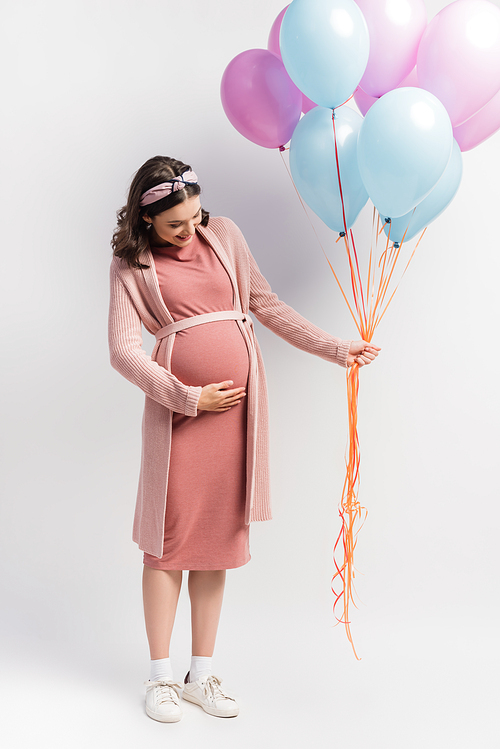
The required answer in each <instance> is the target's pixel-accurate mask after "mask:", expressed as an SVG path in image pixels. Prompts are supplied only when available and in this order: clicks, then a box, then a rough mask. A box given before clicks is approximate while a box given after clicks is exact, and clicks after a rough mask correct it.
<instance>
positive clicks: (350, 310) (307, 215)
mask: <svg viewBox="0 0 500 749" xmlns="http://www.w3.org/2000/svg"><path fill="white" fill-rule="evenodd" d="M280 156H281V160H282V162H283V164H284V165H285V169H286V170H287V172H288V176H289V177H290V181H291V183H292V185H293V188H294V190H295V192H296V194H297V197H298V199H299V201H300V204H301V206H302V208H303V209H304V213H305V214H306V217H307V220H308V221H309V224H310V225H311V228H312V230H313V232H314V234H315V236H316V239H317V240H318V244H319V246H320V247H321V250H322V252H323V255H324V256H325V258H326V262H327V263H328V265H329V266H330V270H331V271H332V273H333V275H334V277H335V280H336V281H337V285H338V287H339V289H340V291H341V293H342V296H343V297H344V301H345V303H346V304H347V307H348V309H349V312H350V313H351V317H352V319H353V321H354V324H355V325H356V327H357V329H358V332H359V334H360V335H361V331H360V329H359V325H358V321H357V318H356V315H355V314H354V312H353V311H352V308H351V305H350V304H349V300H348V299H347V295H346V293H345V292H344V289H343V288H342V284H341V283H340V281H339V278H338V276H337V274H336V273H335V269H334V267H333V265H332V264H331V262H330V260H329V258H328V255H327V254H326V252H325V249H324V247H323V245H322V243H321V240H320V238H319V236H318V232H317V231H316V227H315V226H314V224H313V222H312V221H311V217H310V216H309V214H308V212H307V209H306V206H305V204H304V201H303V200H302V196H301V194H300V193H299V191H298V190H297V186H296V184H295V182H294V181H293V177H292V174H291V172H290V169H289V168H288V164H287V163H286V161H285V159H284V158H283V154H282V153H281V152H280Z"/></svg>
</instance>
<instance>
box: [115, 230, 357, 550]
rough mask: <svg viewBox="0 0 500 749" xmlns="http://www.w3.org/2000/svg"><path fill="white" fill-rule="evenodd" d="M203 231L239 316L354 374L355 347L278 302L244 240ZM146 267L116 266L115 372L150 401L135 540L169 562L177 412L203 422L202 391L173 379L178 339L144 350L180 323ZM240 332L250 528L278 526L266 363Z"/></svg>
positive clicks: (249, 332) (248, 335) (250, 334)
mask: <svg viewBox="0 0 500 749" xmlns="http://www.w3.org/2000/svg"><path fill="white" fill-rule="evenodd" d="M197 231H199V233H200V235H201V236H202V237H203V238H204V239H205V240H206V241H207V242H208V243H209V245H210V246H211V247H212V249H213V251H214V252H215V253H216V255H217V256H218V258H219V259H220V261H221V263H222V264H223V266H224V267H225V269H226V271H227V272H228V274H229V277H230V279H231V283H232V286H233V292H234V298H233V303H234V309H235V310H237V311H241V312H244V313H247V312H248V311H249V310H250V312H252V313H253V314H254V315H255V317H256V318H257V319H258V320H259V321H260V322H261V323H262V324H263V325H265V326H266V327H267V328H269V329H270V330H272V331H273V332H274V333H276V334H277V335H279V336H281V338H284V339H285V340H286V341H288V342H289V343H291V344H293V345H294V346H296V347H297V348H300V349H302V350H304V351H308V352H309V353H311V354H316V355H317V356H320V357H321V358H323V359H326V360H327V361H330V362H335V363H337V364H340V365H341V366H343V367H346V366H347V354H348V351H349V346H350V343H351V342H350V341H343V340H341V339H339V338H334V337H333V336H331V335H329V334H328V333H325V332H324V331H323V330H321V329H320V328H317V327H316V326H314V325H312V324H311V323H310V322H308V321H307V320H306V319H304V318H303V317H301V315H299V314H298V313H297V312H295V310H293V309H292V308H291V307H289V306H288V305H286V304H284V303H283V302H281V301H280V300H279V299H278V297H277V296H276V294H274V293H273V292H272V291H271V288H270V286H269V284H268V283H267V281H266V279H265V278H264V277H263V276H262V274H261V273H260V271H259V269H258V267H257V264H256V262H255V260H254V258H253V257H252V255H251V253H250V250H249V249H248V246H247V244H246V242H245V239H244V237H243V235H242V234H241V232H240V230H239V229H238V227H237V226H236V225H235V224H234V223H233V222H232V221H231V220H230V219H227V218H210V220H209V224H208V226H207V227H206V228H204V227H202V226H199V227H198V229H197ZM141 262H142V263H144V264H146V265H148V266H149V267H148V268H147V269H136V268H129V267H128V265H127V264H126V263H125V261H123V260H121V259H119V258H117V257H114V258H113V261H112V263H111V299H110V313H109V347H110V355H111V364H112V366H113V367H114V368H115V369H117V370H118V372H120V374H122V375H123V376H124V377H126V378H127V379H128V380H130V381H131V382H133V383H134V384H135V385H138V386H139V387H140V388H141V389H142V390H143V391H144V392H145V394H146V401H145V408H144V419H143V429H142V432H143V447H142V461H141V473H140V479H139V490H138V495H137V504H136V510H135V518H134V530H133V539H134V541H136V542H137V543H138V544H139V547H140V548H141V549H142V550H144V551H146V552H148V554H151V555H153V556H156V557H161V555H162V553H163V551H162V550H163V529H164V520H165V511H166V504H167V485H168V471H169V454H170V441H171V434H172V412H173V411H176V412H179V413H182V414H185V415H186V416H192V417H193V418H195V417H196V415H197V403H198V399H199V397H200V393H201V387H188V386H186V385H184V384H183V383H182V382H180V381H179V380H178V379H177V378H176V377H174V375H173V374H172V373H171V372H170V371H169V370H170V361H171V354H172V347H173V344H174V339H175V334H174V335H171V336H169V337H168V338H163V339H161V340H160V341H159V342H158V343H157V344H156V346H155V348H154V350H153V353H152V355H151V356H148V355H147V354H146V352H145V351H144V350H143V348H142V335H141V324H143V325H144V327H145V328H146V329H147V330H148V331H149V332H150V333H152V334H153V335H154V334H155V333H156V331H158V330H159V329H160V328H162V327H164V326H165V325H168V324H170V323H172V322H173V318H172V316H171V314H170V312H169V311H168V309H167V307H166V306H165V303H164V302H163V299H162V296H161V293H160V287H159V284H158V278H157V275H156V272H155V267H154V260H153V256H152V254H151V252H150V251H149V250H147V251H146V252H145V253H144V255H143V256H142V257H141ZM236 324H237V325H238V326H239V328H240V330H241V333H242V335H243V337H244V339H245V342H246V344H247V348H248V352H249V357H250V374H249V383H248V388H247V409H248V420H247V423H248V427H247V492H246V522H247V524H248V523H250V522H251V521H255V520H269V519H271V510H270V502H269V458H268V411H267V393H266V382H265V373H264V365H263V362H262V356H261V353H260V349H259V346H258V343H257V341H256V338H255V334H254V331H253V326H252V323H251V321H250V318H248V320H246V321H243V322H237V323H236Z"/></svg>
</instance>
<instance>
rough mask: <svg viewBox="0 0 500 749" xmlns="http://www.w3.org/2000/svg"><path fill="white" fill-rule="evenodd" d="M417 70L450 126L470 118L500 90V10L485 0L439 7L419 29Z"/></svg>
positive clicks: (458, 1) (457, 0) (462, 0)
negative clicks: (449, 120)
mask: <svg viewBox="0 0 500 749" xmlns="http://www.w3.org/2000/svg"><path fill="white" fill-rule="evenodd" d="M417 72H418V80H419V82H420V86H421V87H422V88H425V89H427V91H430V92H431V93H433V94H434V95H435V96H437V97H438V99H440V100H441V101H442V102H443V104H444V105H445V107H446V109H447V110H448V114H449V115H450V119H451V122H452V125H453V126H457V125H460V124H461V123H462V122H465V120H468V119H469V117H472V115H473V114H475V113H476V112H478V111H479V110H480V109H481V108H482V107H484V105H485V104H487V103H488V102H489V101H490V99H492V98H493V96H495V94H496V92H497V91H498V90H499V89H500V9H499V8H497V7H496V5H493V3H490V2H488V0H456V1H455V2H454V3H451V5H447V6H446V7H445V8H443V10H442V11H440V13H438V14H437V16H435V17H434V18H433V19H432V21H431V22H430V23H429V25H428V26H427V29H426V30H425V32H424V35H423V37H422V41H421V43H420V47H419V50H418V57H417Z"/></svg>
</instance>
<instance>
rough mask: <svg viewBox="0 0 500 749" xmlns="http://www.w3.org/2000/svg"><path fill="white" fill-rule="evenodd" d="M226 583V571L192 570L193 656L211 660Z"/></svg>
mask: <svg viewBox="0 0 500 749" xmlns="http://www.w3.org/2000/svg"><path fill="white" fill-rule="evenodd" d="M225 582H226V570H191V572H190V573H189V581H188V589H189V597H190V599H191V629H192V646H193V647H192V655H198V656H205V657H208V658H211V657H212V655H213V653H214V648H215V638H216V637H217V627H218V626H219V618H220V611H221V608H222V599H223V597H224V585H225Z"/></svg>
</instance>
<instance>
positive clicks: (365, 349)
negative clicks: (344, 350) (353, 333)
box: [347, 341, 381, 367]
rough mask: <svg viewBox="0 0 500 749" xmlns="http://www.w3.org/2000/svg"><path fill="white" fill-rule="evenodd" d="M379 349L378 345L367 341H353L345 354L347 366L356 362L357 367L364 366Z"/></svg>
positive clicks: (372, 358)
mask: <svg viewBox="0 0 500 749" xmlns="http://www.w3.org/2000/svg"><path fill="white" fill-rule="evenodd" d="M379 351H381V348H380V346H375V345H374V344H373V343H368V341H353V342H352V343H351V345H350V347H349V353H348V355H347V366H348V367H352V365H353V364H357V365H358V367H364V365H365V364H370V363H371V362H372V361H373V360H374V359H375V357H377V356H378V352H379Z"/></svg>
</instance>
